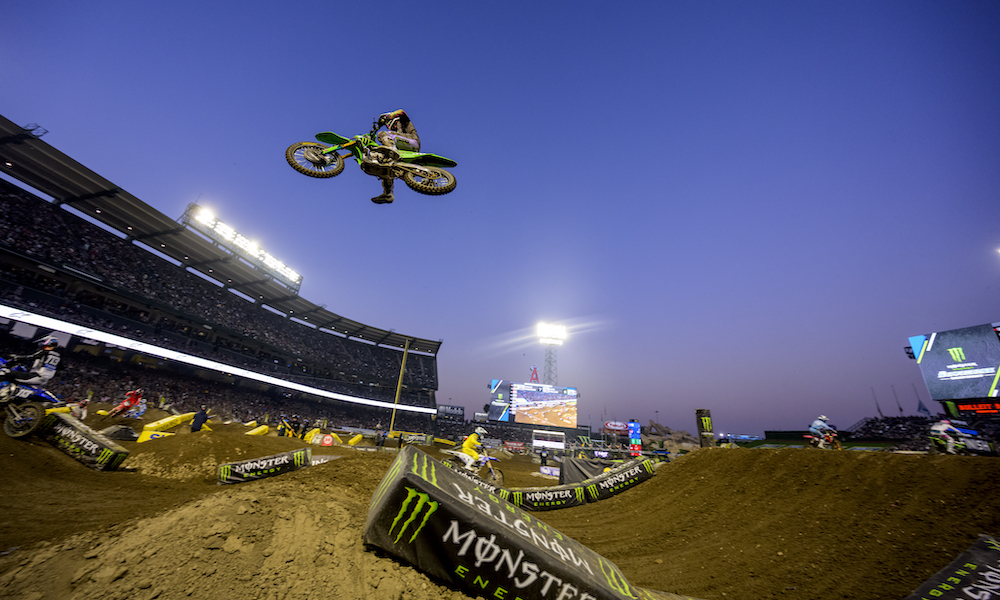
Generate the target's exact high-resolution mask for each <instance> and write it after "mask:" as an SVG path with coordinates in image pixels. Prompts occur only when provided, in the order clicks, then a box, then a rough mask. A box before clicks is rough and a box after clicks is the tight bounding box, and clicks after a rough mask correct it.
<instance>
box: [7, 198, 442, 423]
mask: <svg viewBox="0 0 1000 600" xmlns="http://www.w3.org/2000/svg"><path fill="white" fill-rule="evenodd" d="M0 231H2V233H0V301H2V302H5V303H7V304H9V305H12V306H16V307H20V308H26V309H30V310H33V311H35V312H39V313H41V314H46V315H49V316H54V317H56V318H60V319H63V320H67V321H71V322H75V323H80V324H82V325H86V326H88V327H92V328H95V329H101V330H104V331H108V332H113V333H117V334H119V335H124V336H126V337H131V338H134V339H138V340H141V341H145V342H148V343H153V344H156V345H161V346H164V347H168V348H171V349H175V350H178V351H181V352H185V353H188V354H193V355H197V356H203V357H206V358H210V359H212V360H216V361H218V362H223V363H227V364H231V365H234V366H239V367H242V368H247V369H251V370H256V371H259V372H268V373H269V374H272V375H275V376H279V377H283V378H286V379H289V380H293V381H297V382H299V383H305V384H307V385H311V386H314V387H320V388H323V389H330V390H331V391H340V392H342V393H347V394H352V395H360V396H362V397H365V398H372V399H379V400H385V399H389V400H390V401H391V400H392V398H394V396H395V386H396V382H397V378H398V375H399V368H400V363H401V360H402V352H399V351H397V350H394V349H390V348H384V347H381V346H378V345H374V344H369V343H365V342H362V341H358V340H353V339H350V338H345V337H340V336H337V335H333V334H331V333H327V332H324V331H321V330H318V329H316V328H313V327H309V326H308V325H305V324H301V323H299V322H297V321H295V320H292V319H289V318H287V317H285V316H281V315H279V314H276V313H274V312H271V311H268V310H266V309H264V308H262V307H261V306H260V305H259V304H256V303H253V302H251V301H249V300H247V299H245V298H244V297H241V296H239V295H237V294H234V293H230V292H229V291H227V289H226V288H224V287H220V286H219V285H217V284H216V283H211V282H209V281H207V280H206V279H204V278H203V277H200V276H198V275H196V274H194V273H192V272H190V271H189V270H187V269H185V268H183V267H181V266H178V265H175V264H173V263H172V262H169V261H168V260H165V259H164V258H161V257H160V256H157V255H156V254H154V253H152V252H149V251H147V250H146V249H144V248H143V247H141V246H140V245H138V244H136V243H133V242H132V241H130V240H128V239H127V238H122V237H119V236H117V235H115V234H113V233H111V232H109V231H106V230H105V229H104V228H101V227H98V226H97V225H94V224H92V223H89V222H88V221H86V220H84V219H82V218H80V217H78V216H76V215H74V214H72V213H71V212H69V211H67V210H63V209H61V208H60V207H58V206H55V205H53V204H51V203H49V202H46V201H44V200H42V199H40V198H37V197H35V196H33V195H32V194H29V193H28V192H25V191H24V190H22V189H20V188H18V187H16V186H13V185H11V184H9V183H7V182H6V181H2V180H0ZM403 386H404V389H403V390H402V393H403V398H401V402H404V403H406V404H411V405H414V406H424V407H429V408H433V407H434V406H435V404H434V391H435V390H436V388H437V365H436V357H434V356H428V355H425V354H420V353H410V354H409V355H408V356H407V361H406V370H405V372H404V377H403Z"/></svg>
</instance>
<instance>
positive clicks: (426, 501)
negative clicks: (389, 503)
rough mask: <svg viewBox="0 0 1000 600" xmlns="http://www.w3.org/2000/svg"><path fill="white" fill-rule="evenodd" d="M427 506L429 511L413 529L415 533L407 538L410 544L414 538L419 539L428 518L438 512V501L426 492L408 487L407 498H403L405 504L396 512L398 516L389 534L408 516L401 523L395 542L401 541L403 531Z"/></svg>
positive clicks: (393, 521)
mask: <svg viewBox="0 0 1000 600" xmlns="http://www.w3.org/2000/svg"><path fill="white" fill-rule="evenodd" d="M414 498H415V499H416V500H417V501H416V503H413V500H414ZM411 504H413V506H410V505H411ZM425 506H426V507H427V512H426V514H424V517H423V519H421V521H420V524H419V525H417V526H416V528H415V529H414V530H413V535H411V536H410V539H409V540H407V543H408V544H412V543H413V540H415V539H417V535H419V534H420V531H421V530H422V529H423V528H424V525H426V524H427V520H428V519H430V518H431V515H433V514H434V513H435V512H437V509H438V503H437V502H435V501H433V500H431V497H430V496H428V495H427V494H425V493H424V492H418V491H417V490H415V489H413V488H411V487H407V488H406V500H403V505H402V506H400V507H399V512H398V513H396V518H395V519H393V520H392V526H391V527H389V535H392V531H393V530H394V529H396V525H398V524H399V523H400V521H401V520H402V519H403V517H404V516H406V517H407V518H406V520H405V521H403V522H402V525H400V527H399V531H398V532H397V533H396V539H395V540H393V543H394V544H395V543H398V542H399V538H401V537H403V532H405V531H406V530H407V528H409V527H410V525H411V524H413V522H414V521H416V520H417V517H419V516H420V513H421V512H423V510H424V507H425ZM407 515H408V516H407Z"/></svg>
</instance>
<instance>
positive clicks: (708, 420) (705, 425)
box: [699, 417, 712, 431]
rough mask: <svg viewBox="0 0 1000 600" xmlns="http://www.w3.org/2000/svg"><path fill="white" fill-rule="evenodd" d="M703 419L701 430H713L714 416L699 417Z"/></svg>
mask: <svg viewBox="0 0 1000 600" xmlns="http://www.w3.org/2000/svg"><path fill="white" fill-rule="evenodd" d="M699 418H700V419H701V430H702V431H712V417H699Z"/></svg>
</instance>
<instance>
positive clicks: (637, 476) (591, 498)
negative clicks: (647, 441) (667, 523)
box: [583, 459, 656, 502]
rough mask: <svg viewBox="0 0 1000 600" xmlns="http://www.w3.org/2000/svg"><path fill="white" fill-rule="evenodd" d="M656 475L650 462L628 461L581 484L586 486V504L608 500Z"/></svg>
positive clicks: (640, 460)
mask: <svg viewBox="0 0 1000 600" xmlns="http://www.w3.org/2000/svg"><path fill="white" fill-rule="evenodd" d="M655 474H656V471H655V470H654V469H653V461H651V460H642V459H636V460H630V461H628V462H625V463H622V464H620V465H618V466H616V467H615V468H613V469H611V470H610V471H608V472H606V473H602V474H600V475H598V476H597V477H594V478H593V479H588V480H586V481H584V482H583V485H585V486H586V488H585V489H586V497H587V502H597V501H599V500H604V499H606V498H610V497H611V496H614V495H615V494H618V493H620V492H622V491H624V490H627V489H629V488H631V487H634V486H636V485H638V484H640V483H642V482H643V481H646V480H647V479H649V478H650V477H652V476H653V475H655Z"/></svg>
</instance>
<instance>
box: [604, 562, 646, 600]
mask: <svg viewBox="0 0 1000 600" xmlns="http://www.w3.org/2000/svg"><path fill="white" fill-rule="evenodd" d="M599 562H600V565H601V573H602V574H604V577H605V579H607V581H608V585H609V586H611V589H613V590H614V591H616V592H618V593H619V594H621V595H622V596H625V597H626V598H638V596H636V595H635V594H633V593H632V592H633V590H632V586H631V585H629V583H628V581H627V580H626V579H625V577H624V576H623V575H622V574H621V573H619V572H618V569H616V568H615V566H614V565H613V564H611V563H609V562H606V561H605V560H604V559H603V558H602V559H601V560H600V561H599ZM634 591H638V590H634Z"/></svg>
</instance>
